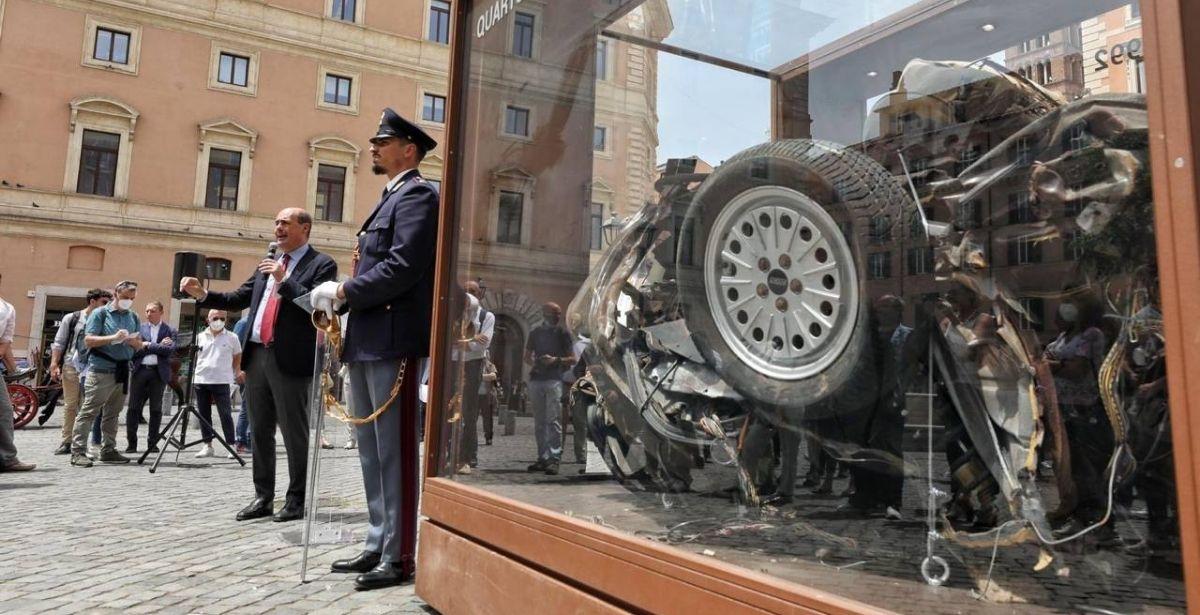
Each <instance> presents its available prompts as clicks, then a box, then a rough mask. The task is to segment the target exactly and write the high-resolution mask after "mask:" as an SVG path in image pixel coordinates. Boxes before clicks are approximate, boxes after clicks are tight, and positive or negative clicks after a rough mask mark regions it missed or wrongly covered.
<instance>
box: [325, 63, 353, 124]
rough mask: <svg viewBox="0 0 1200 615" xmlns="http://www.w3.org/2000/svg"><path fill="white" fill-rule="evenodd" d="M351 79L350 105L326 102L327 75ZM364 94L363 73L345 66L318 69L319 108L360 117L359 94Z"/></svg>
mask: <svg viewBox="0 0 1200 615" xmlns="http://www.w3.org/2000/svg"><path fill="white" fill-rule="evenodd" d="M330 74H332V75H334V76H336V77H347V78H349V79H350V104H349V105H339V104H336V103H329V102H325V77H326V76H327V75H330ZM361 92H362V72H361V71H357V70H354V69H351V68H347V67H344V66H334V65H329V64H321V65H320V66H318V67H317V108H318V109H323V110H325V111H335V112H337V113H345V114H347V115H358V109H359V107H358V101H359V94H360V93H361Z"/></svg>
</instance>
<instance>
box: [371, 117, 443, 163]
mask: <svg viewBox="0 0 1200 615" xmlns="http://www.w3.org/2000/svg"><path fill="white" fill-rule="evenodd" d="M388 137H398V138H401V139H408V140H409V141H412V142H413V144H414V145H416V146H417V147H419V148H421V152H422V153H425V152H428V151H430V150H432V149H433V148H435V147H437V141H434V140H433V137H431V136H429V135H427V134H425V131H424V130H421V129H420V128H419V127H417V126H416V125H414V124H413V123H412V122H410V121H408V120H406V119H404V118H402V117H400V114H399V113H396V112H395V111H393V110H392V108H391V107H388V108H386V109H384V110H383V116H382V117H380V118H379V130H378V131H377V133H376V135H375V136H374V137H371V141H375V140H376V139H386V138H388Z"/></svg>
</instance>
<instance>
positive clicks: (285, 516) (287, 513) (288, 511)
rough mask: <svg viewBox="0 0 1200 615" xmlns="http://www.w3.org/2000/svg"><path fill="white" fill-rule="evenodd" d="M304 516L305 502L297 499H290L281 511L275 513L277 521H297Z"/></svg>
mask: <svg viewBox="0 0 1200 615" xmlns="http://www.w3.org/2000/svg"><path fill="white" fill-rule="evenodd" d="M303 518H304V504H303V503H302V502H297V501H296V500H288V501H287V503H286V504H284V505H283V508H280V509H279V512H277V513H275V521H280V522H282V521H295V520H296V519H303Z"/></svg>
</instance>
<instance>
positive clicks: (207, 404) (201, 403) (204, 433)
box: [196, 384, 233, 444]
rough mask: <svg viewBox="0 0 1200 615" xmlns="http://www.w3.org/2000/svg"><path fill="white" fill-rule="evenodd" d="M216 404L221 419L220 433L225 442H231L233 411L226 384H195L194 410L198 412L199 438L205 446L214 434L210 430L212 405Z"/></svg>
mask: <svg viewBox="0 0 1200 615" xmlns="http://www.w3.org/2000/svg"><path fill="white" fill-rule="evenodd" d="M214 401H215V402H216V403H217V414H218V415H220V417H221V431H222V432H224V435H225V441H226V442H232V441H233V410H232V407H231V406H232V403H231V400H230V399H229V385H228V384H197V385H196V409H197V410H199V411H200V418H203V419H204V422H203V423H200V437H201V438H202V439H203V440H204V442H205V443H206V444H208V443H211V442H212V440H213V436H214V435H216V432H214V431H213V428H212V404H213V402H214Z"/></svg>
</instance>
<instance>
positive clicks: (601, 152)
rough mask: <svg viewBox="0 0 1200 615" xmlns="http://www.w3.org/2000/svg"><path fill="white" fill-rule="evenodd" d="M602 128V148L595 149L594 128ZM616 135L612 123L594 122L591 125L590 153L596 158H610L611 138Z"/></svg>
mask: <svg viewBox="0 0 1200 615" xmlns="http://www.w3.org/2000/svg"><path fill="white" fill-rule="evenodd" d="M597 128H603V129H604V149H595V141H596V129H597ZM615 137H616V129H615V128H614V126H613V125H612V124H604V123H600V122H596V123H595V124H593V125H592V146H593V148H592V155H593V156H595V157H597V158H604V159H606V160H611V159H612V157H613V139H614V138H615Z"/></svg>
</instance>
